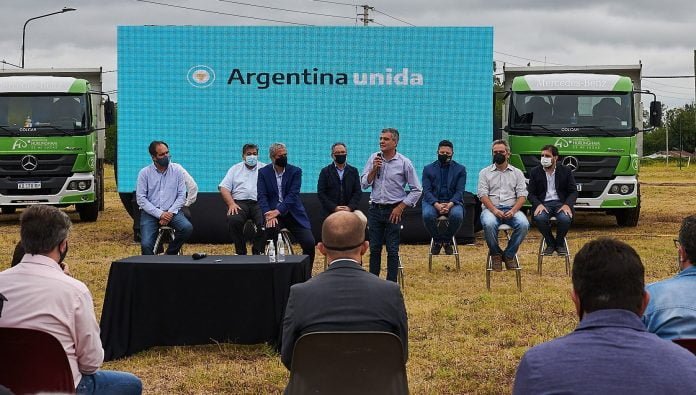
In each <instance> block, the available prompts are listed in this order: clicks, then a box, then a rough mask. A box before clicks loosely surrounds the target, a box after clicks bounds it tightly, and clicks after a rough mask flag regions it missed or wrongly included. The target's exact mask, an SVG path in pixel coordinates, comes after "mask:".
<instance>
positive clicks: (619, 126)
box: [509, 92, 633, 135]
mask: <svg viewBox="0 0 696 395" xmlns="http://www.w3.org/2000/svg"><path fill="white" fill-rule="evenodd" d="M632 107H633V106H632V95H631V93H630V92H619V93H615V92H572V93H565V92H564V93H560V92H525V93H515V92H513V94H512V100H511V102H510V122H509V124H510V128H511V129H527V130H532V129H540V130H556V129H560V128H574V129H575V128H577V129H578V130H577V131H579V132H581V133H582V132H583V131H584V130H587V132H588V133H589V134H593V135H596V134H597V132H598V131H600V132H601V131H606V132H611V131H631V130H632V129H633V117H632V116H631V114H632V113H633V111H632Z"/></svg>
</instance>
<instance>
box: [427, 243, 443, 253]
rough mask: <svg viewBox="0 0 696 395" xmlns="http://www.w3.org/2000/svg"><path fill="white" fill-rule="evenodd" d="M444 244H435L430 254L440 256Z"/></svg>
mask: <svg viewBox="0 0 696 395" xmlns="http://www.w3.org/2000/svg"><path fill="white" fill-rule="evenodd" d="M441 248H442V244H440V243H435V242H433V246H432V247H431V248H430V253H431V254H432V255H439V254H440V249H441Z"/></svg>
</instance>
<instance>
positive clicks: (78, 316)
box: [0, 205, 142, 394]
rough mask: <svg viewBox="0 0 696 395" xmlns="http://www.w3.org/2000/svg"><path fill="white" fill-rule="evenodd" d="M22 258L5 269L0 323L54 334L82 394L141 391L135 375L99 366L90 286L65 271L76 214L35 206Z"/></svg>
mask: <svg viewBox="0 0 696 395" xmlns="http://www.w3.org/2000/svg"><path fill="white" fill-rule="evenodd" d="M20 222H21V229H20V233H21V240H22V245H23V246H24V250H25V251H26V254H25V255H24V257H23V258H22V261H21V262H20V263H19V264H18V265H17V266H14V267H12V268H10V269H7V270H5V271H3V272H1V273H0V294H2V296H3V297H4V303H3V304H2V311H0V327H7V328H28V329H36V330H40V331H43V332H47V333H49V334H51V335H52V336H53V337H55V338H56V339H58V341H60V343H61V344H62V346H63V348H64V349H65V353H66V355H67V357H68V361H69V362H70V368H71V370H72V373H73V380H74V382H75V386H76V392H77V393H78V394H93V393H118V394H140V393H141V392H142V383H141V382H140V379H138V378H137V377H135V376H134V375H132V374H130V373H125V372H115V371H107V370H99V367H100V366H101V364H102V362H103V361H104V350H103V348H102V344H101V339H100V338H99V325H98V324H97V320H96V317H95V315H94V303H93V301H92V295H91V294H90V292H89V289H87V286H86V285H85V284H83V283H82V282H80V281H78V280H76V279H74V278H72V277H70V276H69V275H67V274H66V273H64V271H63V270H64V267H65V265H64V264H63V260H64V259H65V256H66V255H67V253H68V233H69V231H70V226H71V223H70V218H68V216H67V215H66V214H65V213H64V212H62V211H61V210H59V209H57V208H55V207H52V206H44V205H35V206H31V207H29V208H27V209H26V210H24V212H23V213H22V216H21V218H20Z"/></svg>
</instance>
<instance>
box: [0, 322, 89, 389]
mask: <svg viewBox="0 0 696 395" xmlns="http://www.w3.org/2000/svg"><path fill="white" fill-rule="evenodd" d="M0 383H1V384H2V385H3V386H5V387H7V388H9V389H10V390H11V391H12V392H13V393H15V394H35V393H39V392H55V393H61V394H62V393H75V385H74V382H73V375H72V371H71V370H70V363H69V362H68V356H67V355H66V354H65V350H63V346H62V345H61V344H60V342H59V341H58V339H56V338H55V337H53V336H52V335H51V334H50V333H46V332H42V331H39V330H35V329H26V328H0Z"/></svg>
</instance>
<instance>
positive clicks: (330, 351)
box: [285, 332, 408, 395]
mask: <svg viewBox="0 0 696 395" xmlns="http://www.w3.org/2000/svg"><path fill="white" fill-rule="evenodd" d="M285 393H286V394H332V395H340V394H381V395H384V394H407V393H408V380H407V377H406V360H405V357H404V353H403V347H402V344H401V340H400V339H399V337H398V336H396V335H395V334H393V333H389V332H315V333H308V334H305V335H302V336H301V337H300V338H299V339H298V340H297V342H296V343H295V348H294V350H293V354H292V368H291V369H290V382H289V383H288V386H287V388H286V389H285Z"/></svg>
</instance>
